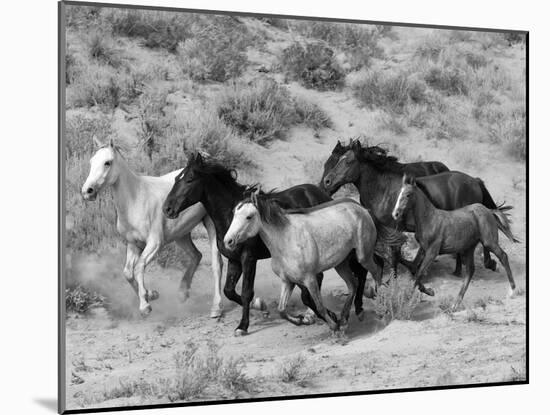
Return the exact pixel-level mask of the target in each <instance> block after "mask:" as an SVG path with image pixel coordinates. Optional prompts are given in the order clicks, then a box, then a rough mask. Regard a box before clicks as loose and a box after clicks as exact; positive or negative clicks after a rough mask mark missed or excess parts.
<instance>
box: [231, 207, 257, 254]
mask: <svg viewBox="0 0 550 415" xmlns="http://www.w3.org/2000/svg"><path fill="white" fill-rule="evenodd" d="M259 231H260V218H259V213H258V209H256V207H255V206H254V205H253V204H252V203H242V204H239V205H237V207H236V208H235V212H234V214H233V220H232V221H231V225H230V226H229V229H228V230H227V233H226V234H225V237H224V238H223V242H224V244H225V246H226V247H227V248H229V249H232V248H234V247H235V245H237V244H239V243H241V242H244V241H246V240H247V239H249V238H252V237H253V236H256V235H257V234H258V232H259Z"/></svg>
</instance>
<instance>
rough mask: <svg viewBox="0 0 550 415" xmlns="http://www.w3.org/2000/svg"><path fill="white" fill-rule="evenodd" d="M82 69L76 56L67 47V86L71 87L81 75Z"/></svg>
mask: <svg viewBox="0 0 550 415" xmlns="http://www.w3.org/2000/svg"><path fill="white" fill-rule="evenodd" d="M81 71H82V69H81V67H80V64H79V62H78V59H77V57H76V54H75V53H74V51H73V50H72V49H71V47H70V46H69V45H67V48H66V52H65V85H70V84H71V83H73V82H74V81H75V79H76V78H77V77H78V76H79V75H80V73H81Z"/></svg>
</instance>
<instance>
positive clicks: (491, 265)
mask: <svg viewBox="0 0 550 415" xmlns="http://www.w3.org/2000/svg"><path fill="white" fill-rule="evenodd" d="M485 268H487V269H490V270H491V271H496V270H497V262H496V261H495V260H494V259H491V260H490V261H488V262H487V264H486V265H485Z"/></svg>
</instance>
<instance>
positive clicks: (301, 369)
mask: <svg viewBox="0 0 550 415" xmlns="http://www.w3.org/2000/svg"><path fill="white" fill-rule="evenodd" d="M309 375H310V373H309V370H307V368H306V359H305V358H304V356H302V355H298V356H295V357H291V358H289V359H285V360H284V361H283V362H281V364H280V365H279V377H280V379H281V381H283V382H284V383H296V384H298V385H299V386H305V384H306V383H307V380H308V377H309Z"/></svg>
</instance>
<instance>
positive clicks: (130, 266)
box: [123, 242, 141, 295]
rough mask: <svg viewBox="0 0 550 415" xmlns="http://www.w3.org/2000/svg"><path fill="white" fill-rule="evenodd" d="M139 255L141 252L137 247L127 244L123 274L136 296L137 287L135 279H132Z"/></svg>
mask: <svg viewBox="0 0 550 415" xmlns="http://www.w3.org/2000/svg"><path fill="white" fill-rule="evenodd" d="M140 255H141V250H140V249H139V248H138V247H137V245H135V244H133V243H130V242H129V243H128V245H127V247H126V264H125V265H124V271H123V274H124V277H125V278H126V281H128V284H130V286H131V287H132V289H133V290H134V291H135V292H136V295H137V294H138V285H137V282H136V279H135V278H134V267H135V266H136V263H137V261H138V259H139V256H140Z"/></svg>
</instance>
